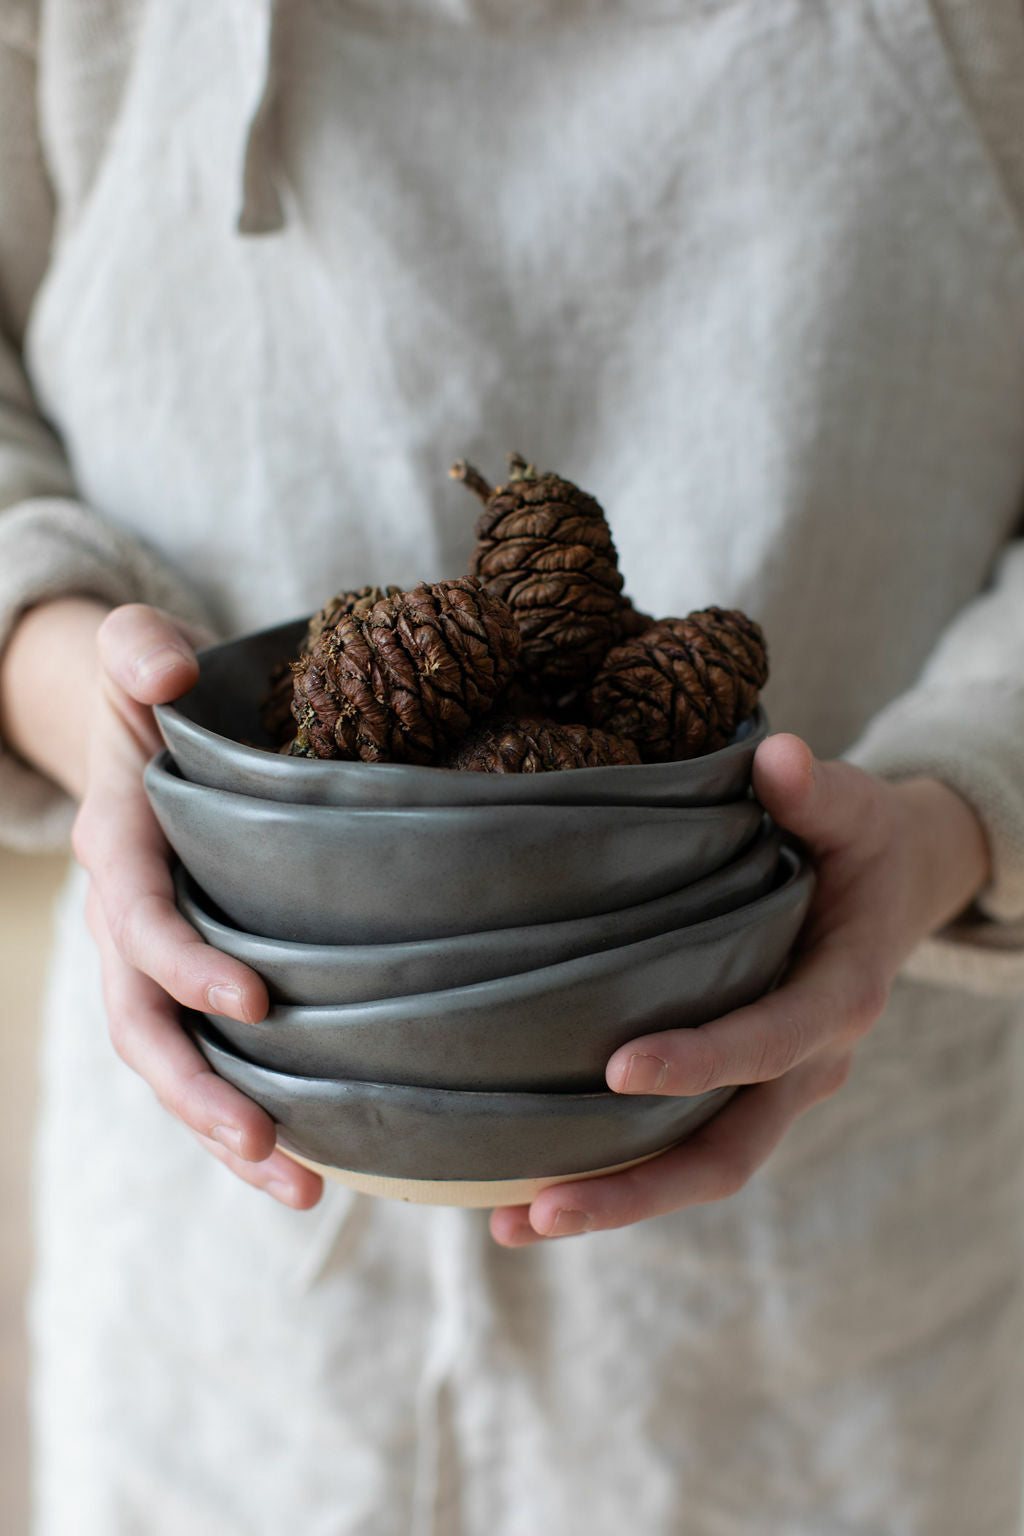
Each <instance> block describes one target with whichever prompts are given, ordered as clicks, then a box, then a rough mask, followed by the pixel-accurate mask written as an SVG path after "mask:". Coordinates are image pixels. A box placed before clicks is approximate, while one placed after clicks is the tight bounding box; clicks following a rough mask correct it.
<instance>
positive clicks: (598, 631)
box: [451, 454, 624, 692]
mask: <svg viewBox="0 0 1024 1536" xmlns="http://www.w3.org/2000/svg"><path fill="white" fill-rule="evenodd" d="M509 464H510V467H511V474H510V476H509V479H508V482H507V484H505V485H499V486H498V487H497V488H495V489H492V488H491V486H489V485H488V484H487V481H486V480H485V479H484V478H483V476H482V475H481V474H480V472H479V471H478V470H476V469H474V468H473V467H472V465H470V464H466V463H464V462H463V461H461V460H460V461H459V463H457V464H455V465H453V466H452V469H451V475H452V478H453V479H456V480H462V481H463V482H464V483H465V484H466V485H467V486H468V487H469V488H470V490H472V491H475V492H476V494H477V495H478V496H479V497H480V499H481V501H483V503H484V512H483V515H482V516H481V517H480V519H479V521H478V523H477V526H476V536H477V547H476V550H475V551H474V554H473V556H472V559H471V560H470V565H469V570H470V574H471V575H473V576H477V577H479V579H480V580H481V581H482V582H483V584H484V586H485V587H487V589H488V591H490V592H494V593H495V594H496V595H497V596H498V597H501V598H504V599H505V601H506V602H507V603H508V604H509V606H510V607H511V609H512V611H513V613H514V614H515V617H516V622H517V624H518V625H519V628H520V630H521V632H522V636H523V646H522V652H521V655H520V666H521V668H522V670H523V671H524V673H526V675H527V676H528V677H530V678H532V679H535V680H538V681H542V682H544V683H546V684H547V685H548V686H549V687H552V688H555V689H556V690H557V689H561V691H563V692H564V691H565V689H566V688H568V687H572V686H574V685H576V686H578V685H580V684H581V683H584V682H585V681H586V680H587V679H588V678H589V677H590V676H591V675H592V674H593V673H594V671H595V670H596V669H597V667H598V665H599V664H600V662H601V659H602V657H603V656H604V655H605V653H606V652H607V650H608V648H609V646H612V645H614V644H615V642H616V641H617V640H618V639H619V638H620V637H621V635H622V634H623V601H624V600H623V598H622V596H621V592H622V576H621V575H620V573H619V568H618V557H617V555H616V552H615V545H614V543H613V542H612V535H611V529H610V528H609V527H608V524H607V522H606V521H605V515H604V512H603V511H602V510H601V507H600V505H599V504H598V502H596V501H595V500H594V498H593V496H588V495H587V493H586V492H585V491H581V490H580V489H579V487H578V486H575V485H573V484H572V483H571V482H570V481H568V480H562V479H560V478H559V476H558V475H553V474H546V475H538V473H537V471H536V469H535V468H534V467H533V465H532V464H527V463H526V461H525V460H524V459H523V458H522V457H521V456H520V455H518V454H512V455H510V458H509Z"/></svg>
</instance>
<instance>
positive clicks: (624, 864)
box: [146, 752, 762, 944]
mask: <svg viewBox="0 0 1024 1536" xmlns="http://www.w3.org/2000/svg"><path fill="white" fill-rule="evenodd" d="M169 761H170V759H169V756H168V754H167V753H166V752H164V753H162V754H161V755H160V757H158V758H156V759H154V761H153V762H151V763H150V764H149V765H148V767H147V769H146V788H147V790H148V793H149V797H150V800H151V802H152V805H153V808H154V811H155V813H156V817H157V820H158V821H159V822H160V825H161V827H162V828H163V831H164V833H165V835H166V837H167V840H168V842H169V843H170V844H171V846H172V848H173V849H174V850H175V852H176V853H177V855H178V857H179V858H180V859H181V862H182V863H183V864H184V866H185V868H186V869H187V870H188V872H189V874H190V875H191V876H192V877H193V879H194V880H196V882H197V883H198V885H199V886H200V888H201V889H202V890H204V891H206V892H207V894H208V895H209V896H211V897H212V898H213V900H214V902H215V903H216V905H217V906H219V907H220V908H221V910H222V911H223V912H224V913H225V914H226V916H227V918H228V920H229V921H230V922H231V923H232V924H233V925H234V926H235V927H238V928H245V929H248V930H249V931H250V932H251V933H260V934H264V935H266V936H267V937H269V938H275V939H293V940H294V939H297V940H300V941H301V942H303V943H308V944H389V943H396V942H398V941H404V940H408V939H429V938H442V937H446V936H447V935H450V934H456V933H474V932H475V933H479V932H481V931H483V930H485V929H490V928H515V927H522V926H524V925H525V924H527V923H549V922H556V921H561V920H563V919H566V918H574V917H592V916H594V915H595V914H597V913H599V912H612V911H614V910H616V909H617V908H619V907H629V906H634V905H636V904H637V903H638V902H642V901H651V900H653V899H654V898H655V897H657V896H666V895H668V893H669V892H670V891H674V890H677V889H679V887H681V886H684V885H687V884H688V883H689V882H690V881H693V880H699V879H700V878H701V876H703V875H707V874H710V873H711V871H712V870H715V869H720V868H721V867H722V865H723V864H726V863H728V862H729V861H730V860H731V859H733V858H735V857H736V855H737V854H738V853H739V852H740V850H741V849H742V848H744V847H746V846H747V844H748V843H750V842H751V841H752V839H753V838H754V837H755V835H756V833H757V831H758V828H759V826H760V823H761V817H762V812H761V808H760V806H758V805H757V803H756V801H754V800H752V799H748V800H737V801H733V802H732V803H731V804H728V805H714V806H701V807H682V808H679V807H666V806H619V805H616V806H600V805H588V806H576V805H567V806H552V805H492V806H463V807H457V808H456V807H450V806H440V807H420V808H417V809H415V810H387V811H381V810H356V811H352V810H343V809H341V808H340V807H334V806H306V805H285V804H283V803H280V802H277V801H272V800H256V799H254V798H252V797H251V796H248V795H232V794H228V793H227V792H226V791H225V790H221V789H208V788H206V787H204V786H202V785H198V784H190V783H188V782H186V781H185V780H184V779H182V778H180V777H179V776H178V775H177V774H176V773H175V772H173V771H171V770H170V768H169V766H168V765H169Z"/></svg>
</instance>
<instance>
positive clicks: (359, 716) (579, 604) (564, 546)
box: [264, 454, 768, 773]
mask: <svg viewBox="0 0 1024 1536" xmlns="http://www.w3.org/2000/svg"><path fill="white" fill-rule="evenodd" d="M509 465H510V473H509V477H508V480H507V481H506V482H505V484H504V485H499V486H496V487H493V488H492V487H491V486H490V485H489V484H488V483H487V481H486V480H485V479H484V477H483V475H482V474H481V473H480V472H479V470H477V469H474V468H473V466H472V465H470V464H467V463H465V462H464V461H461V460H460V461H459V463H457V464H456V465H454V466H453V468H452V471H451V474H452V476H453V477H454V478H455V479H457V480H461V481H463V482H464V483H465V484H466V485H467V486H468V487H469V489H470V490H472V491H474V492H475V493H476V494H477V496H478V497H479V498H480V500H481V501H482V502H483V503H484V507H483V512H482V513H481V514H480V515H479V517H478V521H477V524H476V547H475V549H474V552H473V554H472V557H471V559H470V563H469V574H468V576H465V577H457V578H453V579H451V580H448V581H439V582H435V583H433V584H432V585H428V584H426V583H420V585H419V586H417V587H414V588H413V589H412V590H411V591H403V590H402V589H401V588H399V587H394V586H389V587H385V588H380V587H361V588H359V589H358V591H353V592H341V593H338V594H337V596H336V597H334V598H332V599H331V601H330V602H329V603H327V604H325V606H324V607H323V608H322V609H320V611H319V612H318V613H316V614H314V615H313V617H312V619H310V621H309V624H308V627H307V630H306V634H305V636H304V639H303V643H302V645H301V647H300V650H299V654H298V657H297V658H296V659H295V660H293V661H291V662H290V663H285V664H283V665H282V666H281V667H280V668H278V669H277V671H276V672H275V674H274V675H273V676H272V678H271V688H270V692H269V694H268V696H267V699H266V701H265V703H264V725H265V728H266V729H267V731H268V732H269V733H270V735H271V736H272V737H274V738H275V739H276V740H278V741H280V742H282V750H283V751H288V752H290V753H292V754H293V755H300V756H309V757H327V758H345V759H349V760H352V759H361V760H362V761H364V762H386V761H393V762H406V763H421V764H434V765H436V766H444V767H449V768H455V769H462V770H467V771H472V772H484V773H546V772H550V771H553V770H557V769H566V768H586V767H598V766H608V765H618V764H627V763H639V762H646V763H656V762H665V761H669V760H675V759H680V758H687V757H694V756H697V755H699V754H701V753H704V752H711V751H714V750H715V749H716V748H718V747H721V746H724V744H725V743H726V742H727V741H729V740H730V738H731V737H732V736H733V734H734V732H735V730H736V727H737V726H738V725H739V724H740V722H741V721H742V720H744V719H745V718H746V717H747V716H748V715H749V714H750V713H751V712H752V710H753V709H754V708H755V706H756V704H757V698H758V693H759V691H760V689H761V688H762V687H763V686H764V683H765V681H766V679H767V675H768V666H767V658H766V652H765V642H764V636H763V634H762V633H761V630H760V628H759V626H758V625H757V624H755V623H754V621H753V620H752V619H749V618H747V616H746V615H745V614H743V613H740V612H739V611H737V610H734V609H732V610H730V609H721V608H706V609H703V610H700V611H698V612H695V613H691V614H689V615H688V617H686V618H684V619H678V618H666V619H660V620H657V621H655V620H653V619H651V618H650V617H649V616H648V615H646V614H643V613H640V612H638V611H637V610H636V609H635V608H634V607H633V605H632V603H631V602H630V600H629V598H628V597H626V596H625V594H624V593H623V590H622V588H623V579H622V575H621V573H620V571H619V567H618V557H617V555H616V550H615V544H614V541H613V539H612V534H611V529H610V528H609V526H608V523H607V521H606V519H605V515H604V512H603V511H602V509H601V507H600V505H599V503H598V502H597V501H596V500H595V499H594V497H593V496H591V495H589V494H588V493H587V492H586V491H582V490H580V488H579V487H578V486H576V485H573V484H572V482H571V481H569V480H564V479H562V478H561V477H560V476H558V475H554V474H539V473H538V472H537V470H536V469H535V468H534V466H533V465H532V464H528V463H527V462H526V460H525V459H523V458H522V457H521V456H520V455H519V454H513V455H511V456H510V459H509ZM289 736H290V737H291V738H292V739H291V740H286V738H287V737H289Z"/></svg>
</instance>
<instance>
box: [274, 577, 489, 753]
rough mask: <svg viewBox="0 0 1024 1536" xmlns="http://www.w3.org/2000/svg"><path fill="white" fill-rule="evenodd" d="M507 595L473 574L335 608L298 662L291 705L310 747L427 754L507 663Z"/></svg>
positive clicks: (477, 705)
mask: <svg viewBox="0 0 1024 1536" xmlns="http://www.w3.org/2000/svg"><path fill="white" fill-rule="evenodd" d="M518 653H519V632H518V630H517V628H516V624H515V620H514V619H513V617H512V613H511V611H510V609H509V607H508V605H507V604H506V603H504V602H502V600H501V599H500V598H498V597H495V596H494V595H493V594H492V593H490V592H488V591H486V590H485V589H484V588H482V587H481V586H480V583H479V582H477V581H474V580H473V579H472V578H471V577H461V578H457V579H454V580H451V581H439V582H435V583H434V584H433V585H427V584H426V583H424V582H421V583H420V585H419V586H417V587H414V588H413V589H412V591H411V592H400V593H398V594H397V595H395V596H391V597H385V598H381V599H380V600H379V601H378V602H376V603H374V604H373V605H372V607H371V608H370V609H369V611H368V612H367V613H356V612H354V611H353V612H352V613H347V614H343V615H342V617H341V618H340V619H339V621H338V623H337V624H336V625H335V626H334V627H333V628H331V629H325V630H324V631H323V633H322V634H321V635H320V636H319V638H318V639H317V640H316V641H315V642H314V644H313V646H312V647H311V649H310V651H309V654H308V655H307V656H304V657H301V658H300V659H299V661H298V662H297V663H296V665H295V668H294V671H295V698H294V701H293V704H292V714H293V715H294V717H295V721H296V724H297V725H298V728H299V730H298V742H299V745H300V748H303V749H304V748H305V747H306V745H307V744H308V747H309V749H311V750H312V752H313V753H314V754H315V755H316V756H317V757H340V758H348V759H354V758H360V759H362V761H363V762H389V761H390V762H406V763H435V762H438V761H439V760H440V759H441V758H442V757H443V756H444V754H445V753H446V752H447V751H448V749H449V748H450V746H451V745H452V744H453V742H455V741H457V740H458V739H459V737H461V736H463V735H464V734H465V733H466V731H467V730H468V729H469V726H470V725H471V723H472V721H473V720H474V719H476V718H477V717H478V716H480V715H482V714H485V713H486V711H487V710H488V709H490V707H491V705H492V704H493V703H494V700H495V699H496V698H497V696H498V694H499V693H500V692H501V690H502V689H503V688H504V687H505V686H506V684H507V683H508V682H509V680H510V678H511V676H512V674H513V672H514V671H515V666H516V660H517V657H518Z"/></svg>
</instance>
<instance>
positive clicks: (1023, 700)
mask: <svg viewBox="0 0 1024 1536" xmlns="http://www.w3.org/2000/svg"><path fill="white" fill-rule="evenodd" d="M847 756H848V758H849V759H850V761H852V762H854V763H857V764H858V765H859V766H860V767H862V768H865V769H867V770H869V771H870V772H873V773H877V774H880V775H882V776H883V777H885V778H889V779H901V778H910V777H913V776H914V775H917V774H927V775H929V776H930V777H932V778H936V779H940V780H941V781H942V782H943V783H945V784H948V785H949V786H950V788H952V789H954V790H956V791H957V792H958V793H959V794H960V795H962V796H963V798H964V799H965V800H966V801H967V802H968V803H969V804H970V805H971V806H972V807H973V808H974V810H975V811H976V813H977V815H978V816H979V817H980V819H981V821H982V823H983V825H984V827H985V830H986V833H987V835H988V840H989V846H990V848H991V853H992V863H993V875H992V881H991V883H990V885H989V886H988V888H987V889H986V890H985V891H983V892H982V893H981V894H980V895H979V897H978V899H977V901H976V902H975V904H974V905H973V907H972V908H971V909H970V910H969V911H968V912H966V913H965V914H963V916H962V917H961V918H960V919H959V920H958V921H957V922H955V923H953V924H952V925H951V926H950V927H949V928H948V929H947V930H945V931H944V932H943V933H941V934H939V935H938V936H936V937H935V938H932V939H929V940H928V941H926V943H924V944H923V945H922V946H921V947H920V948H919V949H918V950H917V951H916V952H915V954H913V955H912V956H911V958H910V961H909V962H908V965H907V973H908V974H909V975H911V976H913V977H914V978H916V979H918V980H923V981H934V982H940V983H946V984H953V985H960V986H965V987H968V988H970V989H974V990H979V991H984V992H1007V993H1009V992H1022V993H1024V539H1022V540H1017V541H1015V542H1013V543H1011V544H1010V545H1009V546H1008V548H1007V550H1006V551H1005V553H1004V556H1003V558H1002V560H1001V562H1000V564H999V567H998V569H997V571H996V573H995V576H994V579H993V581H992V584H991V585H990V587H989V588H988V589H987V590H986V591H984V592H983V593H981V594H980V595H979V596H978V597H977V598H975V600H974V601H973V602H972V603H970V604H968V606H967V607H966V608H965V609H964V610H963V611H962V612H961V613H960V614H959V615H958V616H957V618H956V619H955V620H954V622H953V623H952V624H951V625H950V627H949V628H948V629H947V630H946V632H945V633H944V634H943V635H942V637H941V639H940V641H939V644H938V645H937V646H936V647H935V649H934V651H933V652H932V655H931V656H930V658H929V660H928V663H927V665H926V666H925V668H924V670H923V672H922V673H921V676H920V677H919V678H918V680H917V682H916V683H915V685H914V686H913V687H912V688H911V689H910V690H909V691H908V692H906V693H904V694H902V695H901V696H900V697H898V698H896V699H894V700H893V701H892V702H891V703H890V704H889V705H888V706H887V707H886V708H885V709H884V710H883V711H882V712H881V714H879V715H878V716H876V717H875V719H874V720H873V721H872V722H871V723H870V725H869V726H868V728H867V729H866V731H865V732H864V733H863V735H862V736H861V738H860V740H859V741H858V742H856V743H855V744H854V746H853V748H852V749H851V751H850V752H849V753H848V754H847Z"/></svg>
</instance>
